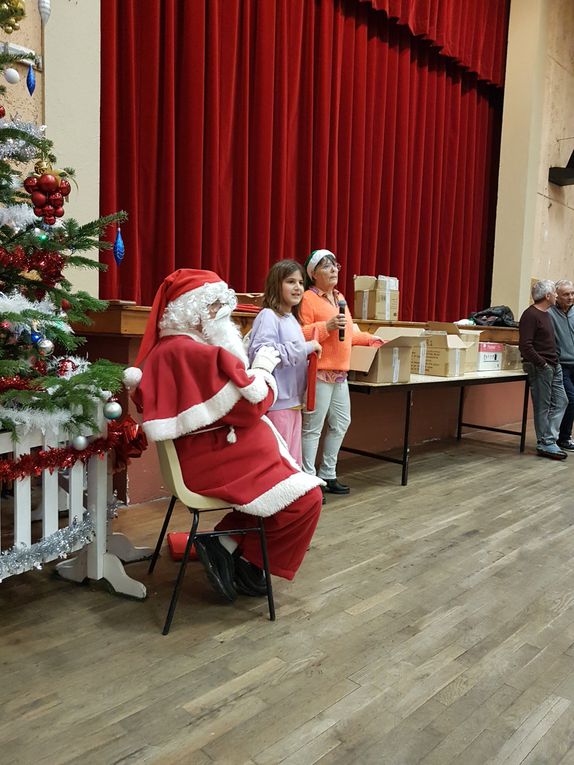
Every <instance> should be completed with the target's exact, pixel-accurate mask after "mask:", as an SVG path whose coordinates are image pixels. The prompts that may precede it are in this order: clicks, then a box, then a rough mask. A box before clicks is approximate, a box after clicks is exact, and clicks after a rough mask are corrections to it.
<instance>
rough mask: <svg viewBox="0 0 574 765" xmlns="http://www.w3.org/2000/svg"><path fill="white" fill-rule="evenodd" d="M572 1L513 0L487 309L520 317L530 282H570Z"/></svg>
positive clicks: (573, 221)
mask: <svg viewBox="0 0 574 765" xmlns="http://www.w3.org/2000/svg"><path fill="white" fill-rule="evenodd" d="M573 40H574V2H572V0H511V15H510V30H509V43H508V59H507V76H506V87H505V101H504V116H503V128H502V144H501V158H500V172H499V193H498V206H497V221H496V239H495V252H494V271H493V288H492V298H491V303H492V305H497V304H500V303H504V304H507V305H510V306H511V308H512V309H513V311H514V312H515V314H517V315H519V314H520V313H521V312H522V311H523V310H524V308H526V306H527V305H528V302H529V286H530V280H531V278H540V279H559V278H563V277H569V278H574V261H573V258H572V252H573V246H574V187H572V186H571V187H559V186H555V185H553V184H549V183H548V168H549V167H550V166H551V165H558V166H564V165H565V164H566V162H567V161H568V158H569V156H570V154H571V153H572V151H574V44H573Z"/></svg>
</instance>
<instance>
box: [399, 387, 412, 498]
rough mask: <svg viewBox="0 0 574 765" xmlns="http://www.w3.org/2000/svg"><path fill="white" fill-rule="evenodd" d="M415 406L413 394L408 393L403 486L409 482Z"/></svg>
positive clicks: (410, 391)
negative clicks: (410, 445) (413, 408)
mask: <svg viewBox="0 0 574 765" xmlns="http://www.w3.org/2000/svg"><path fill="white" fill-rule="evenodd" d="M412 405H413V392H412V390H408V391H407V398H406V411H405V433H404V437H403V474H402V480H401V486H406V485H407V482H408V480H409V453H410V449H409V435H410V427H411V408H412Z"/></svg>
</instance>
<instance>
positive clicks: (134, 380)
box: [123, 367, 142, 390]
mask: <svg viewBox="0 0 574 765" xmlns="http://www.w3.org/2000/svg"><path fill="white" fill-rule="evenodd" d="M141 379H142V371H141V369H140V368H139V367H128V368H127V369H124V374H123V383H124V385H125V387H126V388H127V389H128V390H131V389H132V388H137V387H138V385H139V384H140V382H141Z"/></svg>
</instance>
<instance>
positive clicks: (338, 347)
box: [299, 250, 382, 494]
mask: <svg viewBox="0 0 574 765" xmlns="http://www.w3.org/2000/svg"><path fill="white" fill-rule="evenodd" d="M305 269H306V274H307V282H308V287H309V288H308V289H307V290H305V293H304V294H303V299H302V301H301V305H300V308H299V319H300V321H301V323H302V325H303V335H304V336H305V339H306V340H311V339H312V338H315V339H317V340H318V341H319V342H320V343H321V346H322V348H323V352H322V354H321V357H320V359H319V362H318V371H317V393H316V404H315V410H314V411H313V412H305V413H304V414H303V435H302V448H303V470H304V471H305V472H306V473H311V474H312V475H315V458H316V456H317V448H318V446H319V439H320V437H321V432H322V430H323V424H324V422H325V419H327V433H326V435H325V441H324V443H323V454H322V457H321V464H320V466H319V471H318V475H319V477H320V478H322V479H323V480H324V481H325V482H326V491H329V492H331V493H332V494H348V493H349V491H350V489H349V487H348V486H345V485H344V484H342V483H340V482H339V481H338V480H337V457H338V454H339V449H340V448H341V444H342V443H343V438H344V437H345V433H346V432H347V428H348V427H349V424H350V422H351V400H350V397H349V386H348V383H347V374H348V371H349V362H350V359H351V347H352V346H353V345H377V346H378V345H382V341H381V340H380V339H379V338H375V337H373V335H370V334H369V333H368V332H360V331H359V329H358V327H357V325H356V324H353V319H352V317H351V313H350V311H349V309H348V307H347V305H346V303H345V313H344V315H343V314H342V313H340V306H339V301H343V302H344V297H343V295H342V294H341V293H340V292H339V291H338V290H337V281H338V279H339V271H340V269H341V266H340V265H339V264H338V263H337V261H336V258H335V255H334V254H333V253H332V252H331V251H330V250H314V251H313V252H312V253H311V255H310V256H309V257H308V258H307V260H306V261H305ZM339 330H344V338H341V339H339Z"/></svg>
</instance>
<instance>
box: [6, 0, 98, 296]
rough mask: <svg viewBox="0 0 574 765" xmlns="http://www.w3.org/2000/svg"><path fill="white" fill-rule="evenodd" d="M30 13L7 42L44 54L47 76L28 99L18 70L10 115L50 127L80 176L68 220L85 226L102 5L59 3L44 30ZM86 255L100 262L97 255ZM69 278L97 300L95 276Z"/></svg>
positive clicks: (94, 210)
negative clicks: (71, 218)
mask: <svg viewBox="0 0 574 765" xmlns="http://www.w3.org/2000/svg"><path fill="white" fill-rule="evenodd" d="M26 13H27V15H26V17H25V18H24V20H23V21H22V24H21V28H20V30H19V31H17V32H14V33H13V34H12V35H11V36H10V37H8V36H6V39H7V41H8V42H12V43H15V44H17V45H22V46H24V47H26V48H30V49H32V50H34V51H35V52H36V53H39V54H41V55H42V57H43V65H44V66H43V71H41V72H36V90H35V91H34V95H33V96H30V95H29V94H28V90H27V88H26V74H27V65H24V64H22V65H20V64H18V65H17V66H16V68H17V69H18V71H19V73H20V82H19V83H18V84H16V85H7V92H6V96H5V98H4V104H5V106H6V112H7V114H8V115H12V116H14V115H18V117H19V118H20V119H24V120H28V121H30V122H35V123H37V124H43V123H45V124H46V125H47V130H46V136H47V137H48V138H50V139H51V140H52V141H53V142H54V151H55V154H56V156H57V157H58V165H59V166H60V167H73V168H74V169H75V171H76V181H77V183H78V188H77V189H76V187H75V186H74V185H73V184H72V193H71V194H70V197H69V201H68V203H67V204H66V216H69V217H73V218H75V219H76V220H78V221H79V222H80V223H86V222H88V221H90V220H94V219H95V218H97V217H98V216H99V142H100V3H99V0H75V2H73V3H71V2H62V1H61V0H57V1H56V2H53V3H52V14H51V16H50V19H49V21H48V23H47V25H46V27H45V28H44V30H42V26H41V21H40V16H39V13H38V8H37V3H34V2H29V3H27V6H26ZM1 37H2V39H4V37H5V36H4V34H3V33H2V35H1ZM86 254H88V255H90V256H91V257H93V258H94V259H96V260H97V258H98V252H97V251H94V252H93V253H86ZM67 276H68V278H69V279H70V281H71V282H72V284H73V286H74V288H75V289H84V290H86V291H88V292H90V293H92V294H94V295H97V294H98V275H97V272H96V271H87V270H79V269H70V270H69V271H68V273H67Z"/></svg>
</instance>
